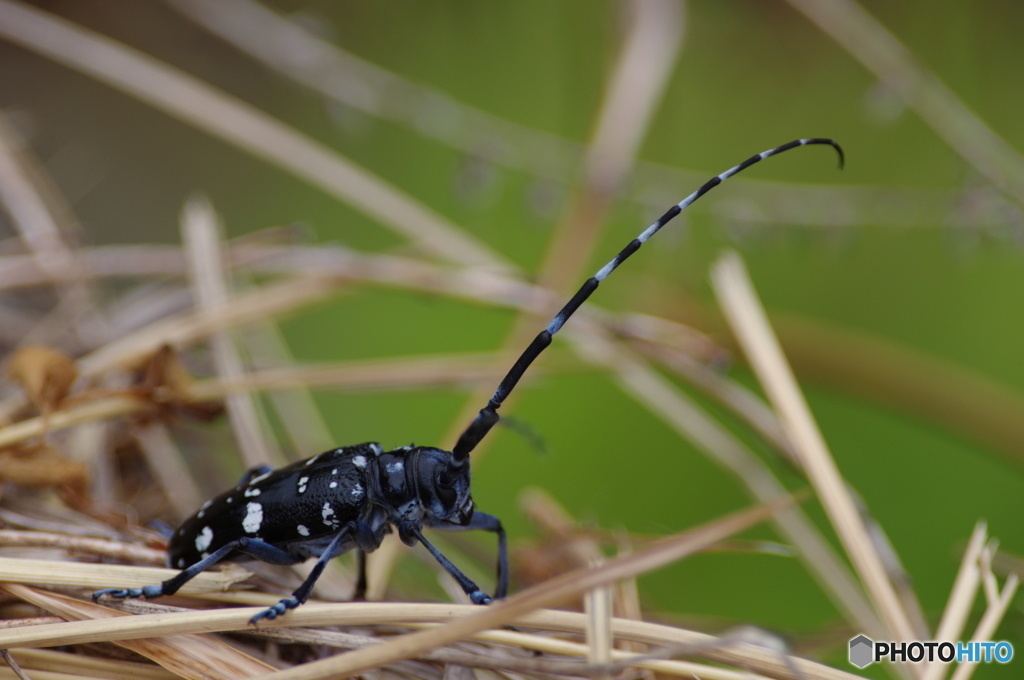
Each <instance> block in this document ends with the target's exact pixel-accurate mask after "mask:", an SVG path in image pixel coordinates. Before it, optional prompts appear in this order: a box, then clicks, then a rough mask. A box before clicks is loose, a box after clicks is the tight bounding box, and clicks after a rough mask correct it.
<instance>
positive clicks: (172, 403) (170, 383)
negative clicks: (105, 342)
mask: <svg viewBox="0 0 1024 680" xmlns="http://www.w3.org/2000/svg"><path fill="white" fill-rule="evenodd" d="M139 370H140V372H141V373H142V374H143V379H142V385H141V386H140V387H141V390H142V392H143V393H144V394H145V396H146V397H147V398H148V399H149V400H150V401H152V402H153V403H154V404H156V405H158V406H161V407H165V408H167V409H170V411H171V412H172V413H180V414H184V415H187V416H189V417H192V418H198V419H200V420H211V419H213V418H216V417H217V416H220V415H221V414H223V413H224V404H223V403H222V402H221V401H219V400H215V399H196V398H195V397H194V396H193V390H192V387H193V385H194V383H195V379H194V378H193V377H192V375H191V374H190V373H189V372H188V370H186V368H185V367H184V366H183V365H182V363H181V359H180V358H179V355H178V352H177V350H175V349H174V348H173V347H171V346H170V345H162V346H161V347H160V349H158V350H157V351H156V352H155V353H154V354H153V355H152V356H150V357H149V358H148V359H147V360H146V361H145V362H144V363H143V364H142V365H141V366H140V367H139Z"/></svg>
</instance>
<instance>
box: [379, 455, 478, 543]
mask: <svg viewBox="0 0 1024 680" xmlns="http://www.w3.org/2000/svg"><path fill="white" fill-rule="evenodd" d="M451 458H452V454H451V452H449V451H443V450H441V449H435V448H432V447H426V446H417V447H406V448H401V449H395V450H394V451H388V452H387V453H382V454H381V455H380V456H378V457H377V467H378V474H379V478H380V487H381V491H382V492H383V496H384V500H385V501H386V502H387V503H388V504H389V505H390V506H391V507H392V508H393V510H394V512H395V514H396V515H397V516H396V517H395V519H396V520H398V521H402V520H413V521H419V520H424V519H425V520H426V523H427V524H455V525H458V526H465V525H466V524H468V523H469V521H470V519H472V516H473V499H472V498H471V496H470V486H469V465H462V466H453V465H452V460H451Z"/></svg>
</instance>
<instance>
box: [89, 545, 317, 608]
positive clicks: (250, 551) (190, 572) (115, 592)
mask: <svg viewBox="0 0 1024 680" xmlns="http://www.w3.org/2000/svg"><path fill="white" fill-rule="evenodd" d="M233 550H237V551H238V552H240V553H245V554H246V555H249V556H251V557H254V558H256V559H257V560H259V561H261V562H268V563H270V564H298V563H299V562H302V561H303V558H301V557H296V556H295V555H292V554H291V553H289V552H285V551H284V550H281V549H280V548H275V547H274V546H272V545H270V544H269V543H267V542H265V541H261V540H260V539H258V538H248V537H245V536H243V537H242V538H238V539H235V540H234V541H231V542H230V543H226V544H225V545H223V546H221V547H220V548H218V549H217V550H215V551H214V552H212V553H210V554H209V555H207V556H206V557H204V558H203V559H201V560H199V561H198V562H196V563H195V564H193V565H192V566H190V567H188V568H186V569H182V570H181V571H179V572H178V573H177V575H175V576H173V577H171V578H169V579H167V580H166V581H164V582H163V583H161V584H160V585H155V586H144V587H142V588H104V589H103V590H97V591H96V592H95V593H93V594H92V599H93V601H96V600H99V599H100V598H101V597H102V596H104V595H106V596H108V597H112V598H114V599H117V600H123V599H125V598H127V597H145V598H146V599H147V600H151V599H153V598H155V597H163V596H164V595H173V594H174V593H176V592H178V589H179V588H181V587H182V586H183V585H185V584H186V583H188V582H189V581H191V580H192V579H194V578H195V577H196V576H198V575H199V574H200V573H201V572H204V571H206V570H207V569H209V568H210V567H212V566H213V565H214V564H216V563H217V562H220V561H221V560H222V559H224V558H225V557H227V556H228V554H229V553H231V552H232V551H233Z"/></svg>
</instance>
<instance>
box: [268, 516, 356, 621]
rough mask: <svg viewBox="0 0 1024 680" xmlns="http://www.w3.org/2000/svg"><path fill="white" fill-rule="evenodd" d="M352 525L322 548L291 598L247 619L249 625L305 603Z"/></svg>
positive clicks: (342, 529) (275, 616) (346, 526)
mask: <svg viewBox="0 0 1024 680" xmlns="http://www.w3.org/2000/svg"><path fill="white" fill-rule="evenodd" d="M352 524H354V523H350V524H346V525H345V526H343V527H342V528H341V531H339V532H338V533H337V534H335V535H334V538H332V539H331V542H330V543H328V544H327V547H326V548H324V551H323V553H321V554H320V557H319V558H318V559H317V561H316V564H315V565H313V569H312V570H311V571H310V572H309V576H307V577H306V580H305V581H303V582H302V585H300V586H299V587H298V588H296V589H295V592H293V593H292V596H291V597H286V598H284V599H282V600H281V601H280V602H278V603H277V604H275V605H274V606H273V607H271V608H269V609H265V610H263V611H262V612H260V613H259V614H257V615H256V616H254V617H252V618H251V619H249V623H250V624H252V625H254V626H255V625H256V623H257V622H258V621H259V620H260V619H271V620H273V619H276V618H277V617H278V616H281V615H282V614H284V613H285V612H286V611H288V610H289V609H295V608H296V607H298V606H299V605H300V604H302V603H303V602H305V601H306V600H307V599H308V598H309V593H310V592H311V591H312V590H313V585H314V584H316V581H317V579H318V578H320V574H322V573H324V568H325V567H326V566H327V562H328V561H330V559H331V558H332V557H334V554H335V552H336V551H337V550H338V546H340V545H341V541H342V540H343V539H344V538H345V537H346V536H348V535H349V533H350V532H351V531H352V529H353V527H352ZM300 561H301V560H300Z"/></svg>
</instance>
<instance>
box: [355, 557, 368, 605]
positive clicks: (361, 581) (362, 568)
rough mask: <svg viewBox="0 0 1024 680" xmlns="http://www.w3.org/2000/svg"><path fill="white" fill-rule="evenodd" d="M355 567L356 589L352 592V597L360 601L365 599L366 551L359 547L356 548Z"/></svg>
mask: <svg viewBox="0 0 1024 680" xmlns="http://www.w3.org/2000/svg"><path fill="white" fill-rule="evenodd" d="M356 569H357V570H358V572H359V576H358V578H356V591H355V592H354V593H352V599H353V600H355V601H359V602H361V601H363V600H365V599H366V553H365V552H364V551H363V550H362V549H359V548H357V549H356Z"/></svg>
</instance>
